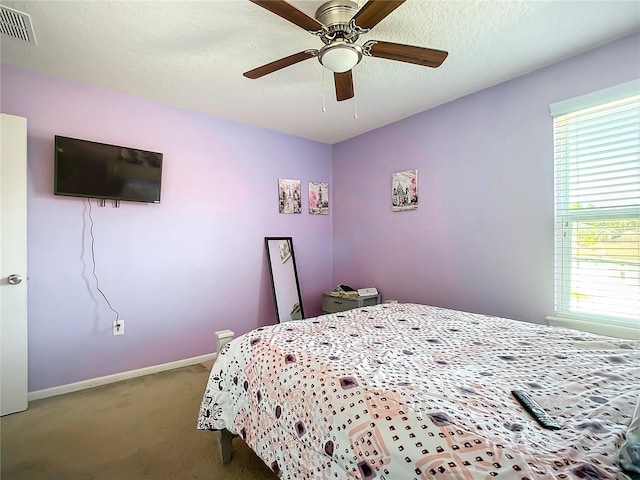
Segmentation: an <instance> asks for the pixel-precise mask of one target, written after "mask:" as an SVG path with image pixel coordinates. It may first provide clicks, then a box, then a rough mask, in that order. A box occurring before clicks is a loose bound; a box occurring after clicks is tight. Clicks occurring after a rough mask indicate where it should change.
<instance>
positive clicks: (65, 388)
mask: <svg viewBox="0 0 640 480" xmlns="http://www.w3.org/2000/svg"><path fill="white" fill-rule="evenodd" d="M215 358H216V354H215V353H208V354H206V355H200V356H198V357H191V358H185V359H184V360H177V361H175V362H170V363H163V364H161V365H153V366H151V367H145V368H139V369H138V370H129V371H128V372H122V373H115V374H113V375H106V376H104V377H97V378H90V379H89V380H83V381H81V382H76V383H68V384H66V385H60V386H59V387H51V388H45V389H44V390H36V391H34V392H29V394H28V397H27V398H28V401H30V402H32V401H34V400H40V399H41V398H48V397H55V396H56V395H64V394H65V393H71V392H77V391H79V390H86V389H87V388H93V387H98V386H100V385H106V384H107V383H114V382H119V381H121V380H126V379H128V378H135V377H142V376H144V375H151V374H153V373H158V372H164V371H165V370H172V369H174V368H180V367H188V366H189V365H195V364H197V363H203V362H208V361H210V360H214V359H215Z"/></svg>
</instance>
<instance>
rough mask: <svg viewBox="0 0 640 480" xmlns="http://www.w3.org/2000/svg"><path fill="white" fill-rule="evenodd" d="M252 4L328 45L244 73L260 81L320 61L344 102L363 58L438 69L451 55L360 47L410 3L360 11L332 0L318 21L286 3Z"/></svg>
mask: <svg viewBox="0 0 640 480" xmlns="http://www.w3.org/2000/svg"><path fill="white" fill-rule="evenodd" d="M250 1H251V2H253V3H255V4H256V5H259V6H260V7H262V8H264V9H266V10H269V11H270V12H272V13H275V14H276V15H278V16H280V17H282V18H284V19H285V20H288V21H289V22H291V23H293V24H295V25H297V26H299V27H301V28H303V29H305V30H307V31H308V32H309V33H311V34H313V35H317V36H319V37H320V40H322V42H323V43H324V46H323V47H322V48H321V49H320V50H316V49H308V50H304V51H302V52H299V53H294V54H293V55H289V56H288V57H284V58H281V59H279V60H276V61H274V62H270V63H267V64H266V65H262V66H261V67H258V68H254V69H253V70H249V71H248V72H244V73H243V75H244V76H245V77H247V78H251V79H257V78H260V77H263V76H265V75H268V74H270V73H273V72H275V71H277V70H281V69H283V68H285V67H289V66H291V65H295V64H296V63H299V62H302V61H303V60H307V59H309V58H313V57H318V60H319V61H320V63H321V64H322V65H323V66H324V67H325V68H327V69H329V70H331V71H332V72H334V73H333V77H334V82H335V87H336V99H337V100H338V101H339V102H340V101H342V100H348V99H349V98H352V97H353V95H354V92H353V77H352V74H351V69H352V68H353V67H355V66H356V65H357V64H358V63H359V62H360V60H362V57H363V56H366V57H377V58H386V59H388V60H396V61H398V62H407V63H414V64H416V65H422V66H425V67H432V68H436V67H439V66H440V65H441V64H442V62H444V60H445V58H447V55H448V53H447V52H445V51H442V50H434V49H431V48H423V47H414V46H411V45H404V44H401V43H392V42H383V41H378V40H369V41H367V42H365V43H364V44H362V45H358V44H357V43H355V42H356V41H357V40H358V38H359V36H360V35H362V34H364V33H368V32H369V31H370V30H371V29H372V28H373V27H375V26H376V25H377V24H378V23H380V21H382V20H383V19H384V18H385V17H386V16H387V15H389V14H390V13H391V12H393V11H394V10H395V9H396V8H398V7H399V6H400V5H402V4H403V3H404V2H405V0H368V2H367V3H366V4H365V5H364V6H363V7H362V8H361V9H359V10H358V5H357V4H356V3H355V2H353V1H351V0H331V1H329V2H327V3H324V4H323V5H321V6H320V7H319V8H318V10H317V11H316V13H315V18H311V17H310V16H308V15H307V14H306V13H304V12H302V11H301V10H298V9H297V8H296V7H294V6H293V5H291V4H289V3H287V2H285V1H284V0H250Z"/></svg>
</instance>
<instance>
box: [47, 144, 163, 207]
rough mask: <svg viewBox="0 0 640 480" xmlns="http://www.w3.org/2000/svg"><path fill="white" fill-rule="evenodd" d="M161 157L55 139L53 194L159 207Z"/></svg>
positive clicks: (129, 149) (147, 153)
mask: <svg viewBox="0 0 640 480" xmlns="http://www.w3.org/2000/svg"><path fill="white" fill-rule="evenodd" d="M161 180H162V153H156V152H149V151H146V150H139V149H136V148H129V147H120V146H116V145H107V144H105V143H98V142H91V141H88V140H80V139H77V138H69V137H62V136H59V135H56V136H55V169H54V194H55V195H70V196H73V197H90V198H105V199H111V200H125V201H131V202H148V203H160V186H161Z"/></svg>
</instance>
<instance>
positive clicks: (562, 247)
mask: <svg viewBox="0 0 640 480" xmlns="http://www.w3.org/2000/svg"><path fill="white" fill-rule="evenodd" d="M551 113H552V116H553V127H554V161H555V309H556V314H555V317H553V319H554V320H562V319H563V318H565V319H568V320H569V321H570V322H571V324H570V325H568V324H567V323H566V322H565V324H564V326H573V327H576V325H580V324H582V327H583V328H585V329H588V330H589V329H591V330H592V331H596V332H598V333H607V334H612V335H620V334H621V333H622V335H621V336H631V337H632V338H639V337H640V82H639V81H634V82H631V83H629V84H624V85H621V86H619V87H614V88H612V89H607V90H605V91H602V92H597V93H594V94H591V95H586V96H583V97H579V98H576V99H572V100H568V101H566V102H561V103H557V104H554V105H552V106H551ZM550 321H551V319H550ZM551 323H552V324H553V322H551ZM589 324H591V326H592V327H593V326H595V327H596V328H595V329H594V328H589V327H588V325H589ZM578 328H580V327H578Z"/></svg>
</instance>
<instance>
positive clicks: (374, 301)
mask: <svg viewBox="0 0 640 480" xmlns="http://www.w3.org/2000/svg"><path fill="white" fill-rule="evenodd" d="M381 300H382V298H381V296H380V294H379V293H378V294H377V295H364V296H359V297H353V298H342V297H335V296H333V295H330V294H328V293H323V294H322V311H323V313H336V312H344V311H345V310H351V309H352V308H360V307H371V306H373V305H378V304H379V303H381Z"/></svg>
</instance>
